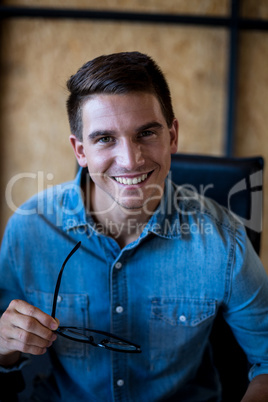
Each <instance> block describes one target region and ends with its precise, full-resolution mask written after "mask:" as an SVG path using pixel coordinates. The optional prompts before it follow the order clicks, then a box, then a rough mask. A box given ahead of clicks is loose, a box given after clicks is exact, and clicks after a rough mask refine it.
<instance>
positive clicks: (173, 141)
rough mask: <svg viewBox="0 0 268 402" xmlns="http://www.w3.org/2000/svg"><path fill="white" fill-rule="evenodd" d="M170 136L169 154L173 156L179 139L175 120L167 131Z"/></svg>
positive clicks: (177, 125)
mask: <svg viewBox="0 0 268 402" xmlns="http://www.w3.org/2000/svg"><path fill="white" fill-rule="evenodd" d="M169 134H170V153H172V154H175V153H176V152H177V150H178V139H179V122H178V120H177V119H174V120H173V123H172V126H171V128H170V129H169Z"/></svg>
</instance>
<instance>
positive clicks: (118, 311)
mask: <svg viewBox="0 0 268 402" xmlns="http://www.w3.org/2000/svg"><path fill="white" fill-rule="evenodd" d="M115 311H116V312H117V313H118V314H121V313H123V311H124V309H123V307H122V306H117V307H116V309H115Z"/></svg>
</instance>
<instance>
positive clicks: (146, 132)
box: [139, 130, 154, 138]
mask: <svg viewBox="0 0 268 402" xmlns="http://www.w3.org/2000/svg"><path fill="white" fill-rule="evenodd" d="M152 135H154V132H153V131H151V130H144V131H142V132H141V133H140V134H139V137H141V138H145V137H150V136H152Z"/></svg>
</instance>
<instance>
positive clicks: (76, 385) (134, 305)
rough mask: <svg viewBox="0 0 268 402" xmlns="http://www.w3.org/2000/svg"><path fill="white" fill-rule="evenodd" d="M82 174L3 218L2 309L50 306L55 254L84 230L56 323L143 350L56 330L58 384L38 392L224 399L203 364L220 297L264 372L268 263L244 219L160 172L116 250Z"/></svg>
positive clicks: (254, 371)
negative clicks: (161, 179) (143, 210)
mask: <svg viewBox="0 0 268 402" xmlns="http://www.w3.org/2000/svg"><path fill="white" fill-rule="evenodd" d="M80 180H81V172H80V173H79V174H78V176H77V177H76V179H75V181H74V182H70V183H66V184H63V185H59V186H56V187H53V188H50V189H49V190H47V191H46V192H44V193H41V194H38V195H37V196H35V197H33V198H32V199H31V200H29V201H28V202H27V203H25V204H24V205H23V206H22V207H21V208H20V209H19V210H18V211H17V213H16V214H14V216H13V217H12V218H11V220H10V221H9V224H8V226H7V229H6V233H5V236H4V239H3V243H2V250H1V268H0V278H1V283H0V307H1V310H4V309H5V308H6V307H7V305H8V303H9V302H10V300H12V299H13V298H20V299H23V300H26V301H27V302H29V303H31V304H33V305H35V306H37V307H38V308H40V309H41V310H43V311H45V312H46V313H48V314H51V309H52V298H53V292H54V289H55V283H56V279H57V275H58V272H59V269H60V267H61V264H62V263H63V261H64V259H65V257H66V256H67V254H68V253H69V252H70V250H71V249H72V248H73V246H74V245H75V243H76V242H78V241H81V242H82V246H81V248H80V249H79V251H77V252H76V253H75V254H74V256H73V257H72V259H71V260H70V261H69V262H68V264H67V266H66V268H65V271H64V274H63V277H62V283H61V289H60V296H59V297H58V305H57V317H58V318H59V320H60V322H61V325H72V326H84V327H88V328H95V329H100V330H103V331H108V332H113V333H115V334H117V335H118V336H122V337H125V338H127V339H130V340H132V341H133V342H135V343H137V344H139V345H141V348H142V353H141V354H124V353H115V352H110V351H107V350H103V349H100V348H94V347H92V346H90V345H85V344H82V343H81V344H80V343H76V342H73V341H71V340H67V339H65V338H62V337H60V336H58V339H57V341H56V342H55V343H54V345H53V346H52V347H51V348H50V349H49V352H48V353H49V354H50V358H51V362H52V366H53V375H54V377H55V381H56V384H57V387H54V388H53V387H52V385H51V383H50V384H47V387H48V388H47V389H49V391H44V389H45V388H43V391H42V392H41V393H40V395H39V399H38V400H40V401H41V400H47V399H46V398H47V395H49V401H50V402H54V401H58V400H66V401H68V402H73V401H78V400H79V401H105V402H110V401H116V402H119V401H120V402H148V401H150V402H154V401H169V400H170V401H172V400H174V401H184V402H186V401H187V402H193V401H195V402H196V401H198V402H202V401H206V402H207V401H209V400H215V401H218V400H220V397H219V384H218V381H217V376H216V375H215V374H214V373H213V366H212V363H211V365H209V364H208V362H207V363H206V364H207V366H206V369H204V370H202V368H201V370H200V367H202V364H204V362H203V356H204V354H205V352H206V350H207V349H208V347H209V346H208V339H209V334H210V331H211V326H212V324H213V320H214V318H215V316H216V314H217V311H218V309H219V308H220V307H222V308H223V311H224V316H225V319H226V320H227V321H228V323H229V324H230V325H231V327H232V329H233V331H234V333H235V335H236V337H237V339H238V341H239V343H240V344H241V345H242V346H243V348H244V350H245V352H246V353H247V356H248V359H249V361H250V363H251V364H252V367H251V370H250V373H249V376H250V379H252V378H253V377H254V376H256V375H258V374H262V373H268V314H267V310H268V304H267V303H268V302H267V300H268V299H267V295H268V280H267V274H266V273H265V271H264V269H263V267H262V264H261V263H260V261H259V259H258V257H257V256H256V254H255V252H254V251H253V249H252V246H251V244H250V243H249V241H248V240H247V237H246V234H245V230H244V228H243V227H242V225H240V223H239V222H238V221H237V220H236V219H235V218H234V217H233V216H231V215H230V214H229V213H228V211H226V210H224V209H222V208H220V207H219V206H218V205H217V204H215V203H214V202H212V201H210V200H208V199H202V198H199V197H198V196H197V195H196V194H194V193H191V192H189V191H188V190H185V189H181V190H179V189H178V187H176V186H174V185H173V184H172V183H171V182H170V181H169V180H168V179H167V181H166V186H165V193H164V196H163V199H162V201H161V203H160V205H159V207H158V209H157V210H156V211H155V213H154V215H153V216H152V217H151V219H150V220H149V222H148V223H147V224H146V225H145V226H144V228H143V231H142V233H141V235H140V236H139V238H138V239H137V240H136V241H134V242H133V243H131V244H128V245H127V246H126V247H124V248H123V249H120V247H119V246H118V244H117V243H116V241H115V240H114V239H112V238H111V237H108V236H106V235H105V234H104V233H102V228H101V227H99V226H98V225H96V224H95V223H94V221H93V219H92V218H91V217H90V216H89V215H88V214H86V212H85V208H84V205H83V201H82V197H81V194H80ZM118 307H119V308H118ZM230 364H231V362H230ZM200 373H202V382H201V380H200V378H199V374H200ZM43 387H46V384H44V385H43ZM43 398H44V399H43Z"/></svg>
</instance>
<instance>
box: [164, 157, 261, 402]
mask: <svg viewBox="0 0 268 402" xmlns="http://www.w3.org/2000/svg"><path fill="white" fill-rule="evenodd" d="M263 168H264V160H263V158H262V157H259V156H257V157H249V158H228V157H216V156H205V155H189V154H175V155H172V162H171V171H170V178H171V179H172V180H173V181H174V182H175V183H176V184H179V185H182V186H187V187H189V188H192V189H193V190H195V191H198V192H199V193H201V194H203V195H205V196H207V197H209V198H212V199H214V200H215V201H217V202H218V203H219V204H221V205H223V206H224V207H227V208H228V209H229V210H230V211H231V212H233V213H235V214H236V215H237V216H238V217H239V218H240V219H241V220H242V222H243V223H244V224H245V227H246V230H247V234H248V237H249V239H250V240H251V242H252V244H253V247H254V248H255V251H256V252H257V253H258V254H259V252H260V242H261V229H262V194H263V193H262V183H263V180H262V177H263V176H262V174H263ZM210 340H211V344H212V349H213V355H214V362H215V366H216V367H217V369H218V372H219V375H220V379H221V383H222V402H229V401H239V400H241V398H242V396H243V395H244V393H245V391H246V388H247V386H248V378H247V373H248V363H247V359H246V356H245V354H244V352H243V351H242V349H241V348H240V346H239V345H238V343H237V342H236V340H235V338H234V336H233V334H232V332H231V330H230V328H229V327H228V326H227V324H226V323H225V321H224V320H223V318H222V316H221V315H220V314H219V315H218V317H217V318H216V320H215V323H214V327H213V330H212V334H211V337H210Z"/></svg>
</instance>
